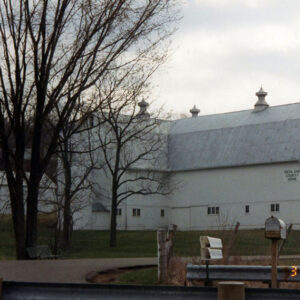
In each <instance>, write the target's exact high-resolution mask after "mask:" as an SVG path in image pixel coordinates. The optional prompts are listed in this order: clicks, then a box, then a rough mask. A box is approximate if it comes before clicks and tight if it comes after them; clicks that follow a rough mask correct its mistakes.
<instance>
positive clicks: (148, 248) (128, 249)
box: [66, 230, 157, 258]
mask: <svg viewBox="0 0 300 300" xmlns="http://www.w3.org/2000/svg"><path fill="white" fill-rule="evenodd" d="M108 243H109V231H95V230H84V231H75V232H74V233H73V243H72V248H71V250H70V251H68V253H66V256H67V257H68V258H83V257H88V258H99V257H106V258H114V257H151V256H156V251H157V250H156V232H154V231H120V232H118V233H117V247H115V248H110V247H109V246H108Z"/></svg>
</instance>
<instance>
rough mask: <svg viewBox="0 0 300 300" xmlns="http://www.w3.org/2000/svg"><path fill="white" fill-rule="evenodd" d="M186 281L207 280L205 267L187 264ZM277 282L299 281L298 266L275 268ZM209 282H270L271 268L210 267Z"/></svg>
mask: <svg viewBox="0 0 300 300" xmlns="http://www.w3.org/2000/svg"><path fill="white" fill-rule="evenodd" d="M186 269H187V276H186V278H187V280H205V279H207V273H206V272H207V271H206V266H200V265H192V264H188V265H187V267H186ZM277 271H278V276H277V279H278V281H290V282H299V281H300V266H286V267H284V266H279V267H277ZM208 276H209V279H210V280H241V281H243V280H247V281H269V280H271V266H229V265H226V266H218V265H210V266H209V268H208Z"/></svg>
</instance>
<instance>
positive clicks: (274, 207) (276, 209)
mask: <svg viewBox="0 0 300 300" xmlns="http://www.w3.org/2000/svg"><path fill="white" fill-rule="evenodd" d="M271 212H279V203H272V204H271Z"/></svg>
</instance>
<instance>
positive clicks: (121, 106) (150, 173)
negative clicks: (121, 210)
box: [98, 81, 171, 247]
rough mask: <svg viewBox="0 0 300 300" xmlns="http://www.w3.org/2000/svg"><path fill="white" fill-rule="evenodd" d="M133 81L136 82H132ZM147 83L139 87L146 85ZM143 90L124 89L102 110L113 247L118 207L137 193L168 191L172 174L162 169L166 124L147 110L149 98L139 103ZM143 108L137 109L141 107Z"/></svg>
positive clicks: (104, 155)
mask: <svg viewBox="0 0 300 300" xmlns="http://www.w3.org/2000/svg"><path fill="white" fill-rule="evenodd" d="M131 82H132V81H131ZM144 83H145V82H143V81H142V82H140V81H139V85H138V87H143V88H144ZM131 87H132V86H131ZM140 92H141V93H142V94H144V91H143V89H140V90H139V89H137V87H136V88H135V89H132V88H130V89H127V90H125V88H123V89H122V93H120V94H119V97H120V99H118V98H117V97H116V96H114V98H113V100H112V101H111V102H108V103H107V105H106V106H105V109H100V115H99V118H100V119H101V121H102V122H103V125H102V126H100V127H99V129H98V130H99V132H98V138H99V141H100V145H101V150H102V154H103V157H102V159H103V160H104V161H105V172H106V176H107V177H108V178H109V181H110V182H111V184H110V187H109V189H110V193H111V195H110V198H111V224H110V247H115V246H116V243H117V241H116V229H117V218H116V217H117V207H118V205H119V204H120V203H122V201H124V200H125V199H127V198H129V197H131V196H133V195H137V194H139V195H153V194H168V193H170V192H171V187H170V185H169V184H168V181H169V174H168V173H166V172H163V171H162V167H159V166H161V164H165V163H166V151H167V147H166V145H167V143H166V138H167V135H166V132H164V131H165V129H166V128H164V127H165V125H167V124H164V123H167V122H166V121H162V120H160V119H159V118H158V116H157V115H156V116H153V117H151V118H150V115H149V113H148V112H147V106H148V103H147V102H146V101H145V100H142V101H141V102H139V103H137V96H138V95H139V94H140ZM138 105H139V106H140V111H139V112H137V109H136V108H137V106H138Z"/></svg>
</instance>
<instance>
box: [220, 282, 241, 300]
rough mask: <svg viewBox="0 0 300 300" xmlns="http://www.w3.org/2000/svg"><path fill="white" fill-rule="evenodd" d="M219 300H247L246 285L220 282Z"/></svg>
mask: <svg viewBox="0 0 300 300" xmlns="http://www.w3.org/2000/svg"><path fill="white" fill-rule="evenodd" d="M218 300H245V284H244V283H243V282H239V281H224V282H219V283H218Z"/></svg>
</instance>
